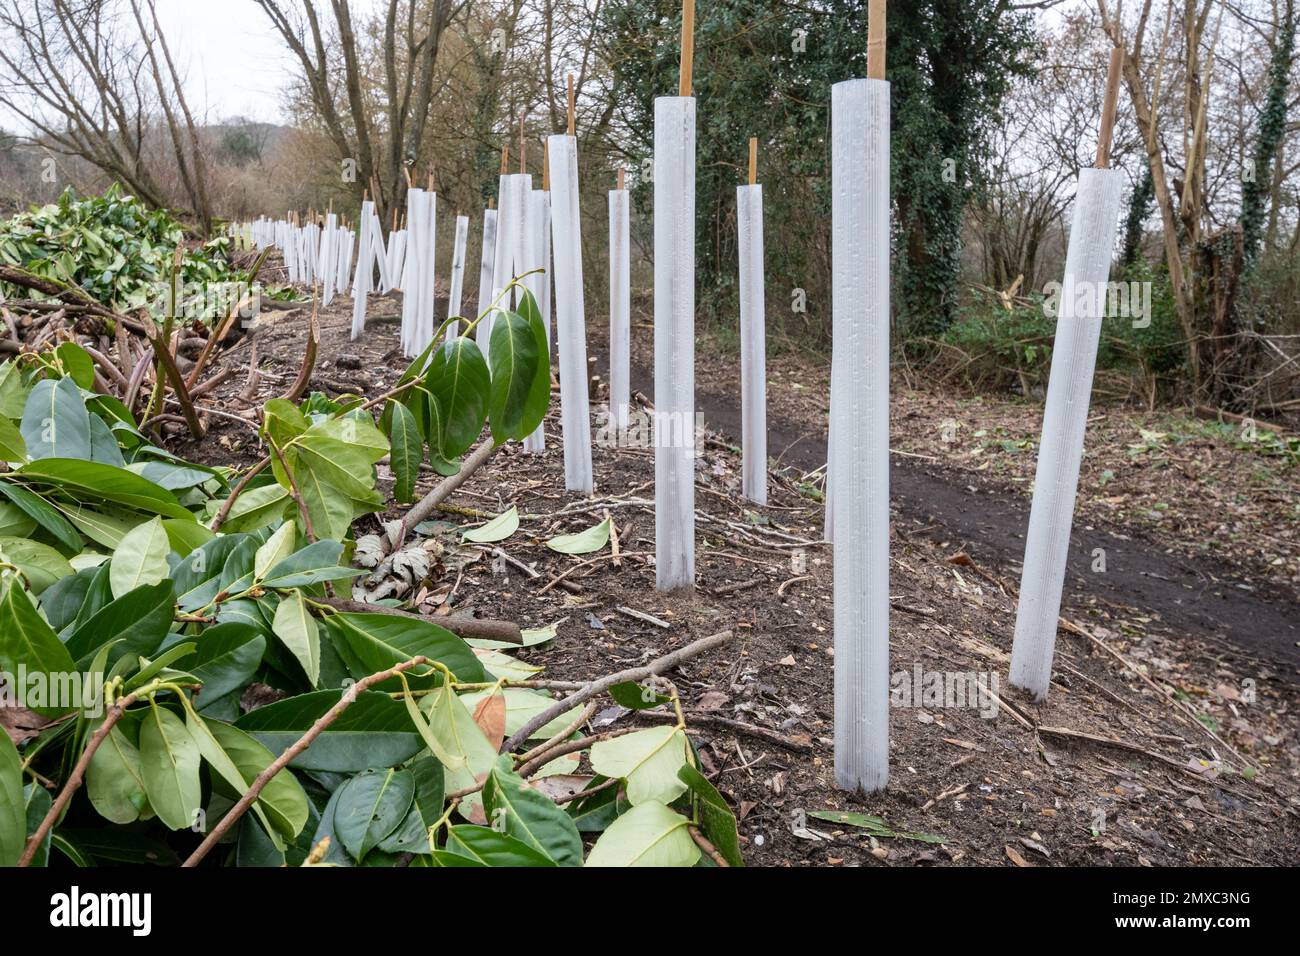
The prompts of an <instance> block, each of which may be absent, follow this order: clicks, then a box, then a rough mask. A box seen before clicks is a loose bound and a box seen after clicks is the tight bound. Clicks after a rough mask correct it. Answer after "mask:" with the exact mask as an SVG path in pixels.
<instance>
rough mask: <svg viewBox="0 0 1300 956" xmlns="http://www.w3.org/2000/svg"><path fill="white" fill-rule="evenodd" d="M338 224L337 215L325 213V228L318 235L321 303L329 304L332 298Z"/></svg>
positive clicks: (335, 271)
mask: <svg viewBox="0 0 1300 956" xmlns="http://www.w3.org/2000/svg"><path fill="white" fill-rule="evenodd" d="M338 226H339V217H338V216H337V215H335V214H334V213H332V212H331V213H326V214H325V229H324V231H322V232H321V237H320V256H319V257H318V258H319V262H320V268H319V269H318V270H317V271H318V272H319V273H320V276H321V305H329V304H330V302H332V301H333V300H334V276H335V273H337V271H338V269H337V267H336V266H335V262H336V260H337V254H336V253H335V249H334V247H335V244H336V243H337V242H338V231H339V229H338Z"/></svg>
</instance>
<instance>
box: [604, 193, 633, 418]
mask: <svg viewBox="0 0 1300 956" xmlns="http://www.w3.org/2000/svg"><path fill="white" fill-rule="evenodd" d="M629 207H630V204H629V202H628V192H627V190H626V189H611V190H610V191H609V422H610V427H612V428H613V429H614V433H615V434H616V435H622V434H624V433H625V432H626V431H627V422H628V408H629V406H630V405H631V404H632V376H631V364H632V266H631V261H632V260H631V255H632V253H631V225H630V220H631V217H630V215H629Z"/></svg>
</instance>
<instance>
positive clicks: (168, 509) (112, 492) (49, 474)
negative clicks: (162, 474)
mask: <svg viewBox="0 0 1300 956" xmlns="http://www.w3.org/2000/svg"><path fill="white" fill-rule="evenodd" d="M15 474H16V475H17V476H18V477H20V478H22V479H24V480H25V481H28V482H32V483H36V484H40V485H54V486H56V487H58V488H60V489H61V490H63V491H66V492H67V493H68V494H70V495H72V496H73V497H74V498H77V499H78V500H102V501H114V502H117V503H118V504H122V505H126V506H127V507H129V508H133V509H135V510H136V511H143V512H145V513H146V514H156V515H162V516H163V517H166V518H180V519H182V520H186V521H193V520H195V518H194V515H193V514H191V513H190V512H189V511H188V510H186V509H185V508H183V507H181V505H180V503H179V502H178V501H177V500H176V496H175V495H173V494H172V493H171V492H170V491H167V490H166V489H164V488H159V487H158V486H157V485H155V484H154V483H153V482H152V481H147V480H146V479H144V478H141V477H140V476H139V475H135V474H132V473H131V472H129V471H127V470H126V469H125V468H117V467H115V466H113V465H105V464H103V463H102V462H97V461H82V460H76V459H71V458H45V459H42V460H41V461H33V462H32V463H30V464H27V465H23V467H22V468H20V469H18V471H17V472H15Z"/></svg>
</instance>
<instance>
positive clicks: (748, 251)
mask: <svg viewBox="0 0 1300 956" xmlns="http://www.w3.org/2000/svg"><path fill="white" fill-rule="evenodd" d="M736 230H737V253H738V258H739V259H740V413H741V426H740V432H741V454H742V462H741V492H742V493H743V494H744V496H745V497H746V498H748V499H749V500H750V501H753V502H756V503H757V504H760V505H765V504H767V345H766V342H767V333H766V331H765V326H766V322H767V313H766V305H765V303H764V297H763V187H762V186H761V185H753V186H737V187H736Z"/></svg>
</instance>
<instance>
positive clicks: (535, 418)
mask: <svg viewBox="0 0 1300 956" xmlns="http://www.w3.org/2000/svg"><path fill="white" fill-rule="evenodd" d="M519 314H520V315H521V316H523V318H524V319H525V320H526V321H527V322H528V327H529V329H530V330H531V331H532V333H533V344H534V346H535V348H536V349H537V367H536V368H535V369H534V370H533V379H532V383H531V385H530V386H529V389H528V396H527V398H526V399H525V401H524V413H523V423H522V427H523V429H524V433H525V434H527V435H531V434H532V433H533V432H534V431H535V430H536V429H537V427H538V426H539V425H541V423H542V419H544V418H545V417H546V409H547V407H548V406H549V405H550V403H551V347H550V343H549V342H548V341H547V333H546V322H545V320H543V318H542V313H541V310H540V309H538V307H537V300H536V299H534V298H533V294H532V293H531V292H529V291H528V290H526V289H525V290H524V294H523V299H522V301H521V302H520V303H519Z"/></svg>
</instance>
